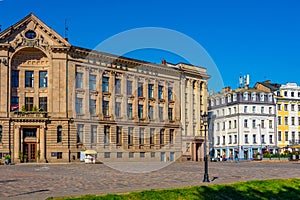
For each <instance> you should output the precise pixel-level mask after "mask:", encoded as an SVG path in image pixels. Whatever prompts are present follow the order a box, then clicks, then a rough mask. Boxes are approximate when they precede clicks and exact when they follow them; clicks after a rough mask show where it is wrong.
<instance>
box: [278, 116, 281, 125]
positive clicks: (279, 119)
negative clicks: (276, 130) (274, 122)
mask: <svg viewBox="0 0 300 200" xmlns="http://www.w3.org/2000/svg"><path fill="white" fill-rule="evenodd" d="M278 125H281V116H278Z"/></svg>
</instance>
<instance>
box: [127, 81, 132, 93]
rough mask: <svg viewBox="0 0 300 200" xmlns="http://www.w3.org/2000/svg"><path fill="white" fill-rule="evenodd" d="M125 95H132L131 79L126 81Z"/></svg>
mask: <svg viewBox="0 0 300 200" xmlns="http://www.w3.org/2000/svg"><path fill="white" fill-rule="evenodd" d="M127 95H132V81H127Z"/></svg>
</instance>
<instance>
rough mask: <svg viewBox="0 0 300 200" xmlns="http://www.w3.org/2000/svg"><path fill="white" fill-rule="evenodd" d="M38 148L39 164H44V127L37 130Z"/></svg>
mask: <svg viewBox="0 0 300 200" xmlns="http://www.w3.org/2000/svg"><path fill="white" fill-rule="evenodd" d="M39 133H40V134H39V144H38V146H39V148H38V150H40V162H45V149H46V148H45V127H44V126H41V127H40V128H39Z"/></svg>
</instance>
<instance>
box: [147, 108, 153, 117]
mask: <svg viewBox="0 0 300 200" xmlns="http://www.w3.org/2000/svg"><path fill="white" fill-rule="evenodd" d="M148 114H149V119H150V120H153V106H149V109H148Z"/></svg>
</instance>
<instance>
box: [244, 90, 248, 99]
mask: <svg viewBox="0 0 300 200" xmlns="http://www.w3.org/2000/svg"><path fill="white" fill-rule="evenodd" d="M244 101H248V93H247V92H245V93H244Z"/></svg>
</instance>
